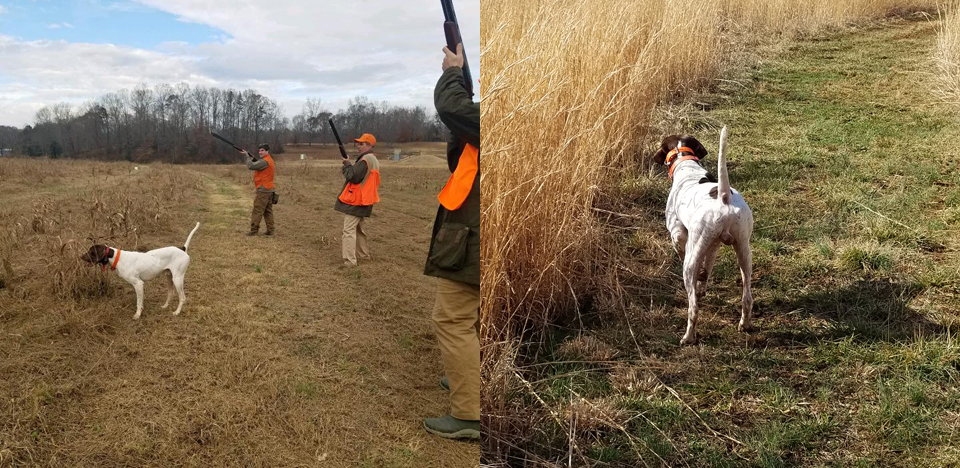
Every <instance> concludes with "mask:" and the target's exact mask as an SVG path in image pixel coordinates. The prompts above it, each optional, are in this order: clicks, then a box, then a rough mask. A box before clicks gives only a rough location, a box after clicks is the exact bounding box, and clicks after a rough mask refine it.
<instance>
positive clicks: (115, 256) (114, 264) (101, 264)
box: [97, 247, 120, 271]
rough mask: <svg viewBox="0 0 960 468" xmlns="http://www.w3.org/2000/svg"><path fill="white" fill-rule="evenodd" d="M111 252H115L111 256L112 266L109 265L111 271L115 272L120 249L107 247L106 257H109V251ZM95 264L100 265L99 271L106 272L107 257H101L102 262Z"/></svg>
mask: <svg viewBox="0 0 960 468" xmlns="http://www.w3.org/2000/svg"><path fill="white" fill-rule="evenodd" d="M111 250H112V251H113V252H115V253H114V255H113V265H110V269H111V270H116V269H117V262H119V261H120V249H114V248H113V247H107V256H109V255H110V251H111ZM97 263H100V270H101V271H107V264H108V263H110V262H109V261H108V260H107V257H106V256H104V257H103V260H100V262H97Z"/></svg>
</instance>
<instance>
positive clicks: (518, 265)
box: [481, 0, 937, 451]
mask: <svg viewBox="0 0 960 468" xmlns="http://www.w3.org/2000/svg"><path fill="white" fill-rule="evenodd" d="M936 7H937V2H936V1H934V0H845V1H842V2H838V1H836V0H722V1H713V0H683V1H680V0H640V1H635V2H614V1H606V0H604V1H584V0H530V1H524V2H514V1H508V0H489V1H484V2H483V4H482V6H481V18H482V19H481V39H482V41H483V48H482V55H481V60H482V63H483V68H482V76H481V84H482V85H483V90H482V93H481V96H482V101H481V109H482V115H481V121H482V126H483V143H482V146H483V148H484V150H483V152H484V163H483V165H484V171H483V181H482V183H483V187H484V188H483V224H482V232H483V247H482V249H483V259H484V261H485V265H484V271H483V280H482V294H483V298H484V300H483V305H482V309H481V320H482V322H483V324H484V328H483V332H482V333H483V338H482V339H483V342H484V344H485V347H484V358H483V359H484V362H483V371H484V405H485V406H484V411H485V413H487V414H493V415H504V414H507V413H508V412H509V408H510V406H511V405H512V403H511V402H510V401H508V400H507V397H506V396H505V395H508V394H510V393H511V390H516V389H517V388H516V386H518V385H521V383H519V382H517V381H516V380H517V379H516V378H515V377H516V374H515V373H514V372H513V371H512V369H513V367H512V365H513V361H514V359H515V358H516V353H517V352H518V351H517V350H518V349H520V348H518V347H517V345H516V343H514V342H513V340H516V339H518V338H519V337H520V335H522V334H523V333H525V332H526V331H528V330H531V329H533V330H535V329H537V328H539V326H540V325H542V324H545V323H548V322H550V321H553V320H562V319H564V318H565V314H569V313H575V312H576V311H577V309H578V307H579V306H580V303H581V302H580V301H581V299H582V297H583V296H584V295H587V294H600V295H601V296H602V295H604V294H608V295H610V297H616V291H617V285H616V284H614V283H615V281H616V276H615V274H610V270H611V268H610V267H611V264H612V263H613V262H614V261H615V256H616V254H615V253H614V252H610V251H609V248H610V246H611V243H610V240H609V239H607V238H606V236H605V234H603V230H602V229H601V226H600V223H599V222H598V221H597V216H596V213H597V211H596V210H595V207H596V202H597V200H598V196H600V195H601V194H603V193H604V192H606V191H607V190H608V189H612V188H614V187H615V186H616V184H617V183H618V182H620V181H621V180H622V178H623V177H622V175H623V172H624V171H633V170H636V169H638V168H641V169H642V168H643V164H642V159H643V156H644V155H645V154H646V153H647V151H648V148H647V147H646V145H647V143H648V142H649V139H651V138H654V137H656V136H658V135H656V133H658V129H656V128H654V127H653V123H652V120H651V119H652V115H653V113H654V111H655V110H656V109H657V108H658V106H661V105H662V104H664V103H667V102H670V101H673V100H676V99H678V98H682V97H684V96H686V95H690V94H692V93H694V92H697V91H700V90H703V89H705V88H707V87H709V86H711V84H712V83H715V80H717V79H718V78H721V77H722V76H724V75H725V74H726V73H727V72H728V71H731V68H735V67H736V66H737V65H736V63H735V62H736V60H735V59H736V55H737V51H743V50H744V48H746V47H750V46H752V45H757V44H764V43H772V42H775V41H777V40H778V39H790V38H793V37H797V36H801V35H805V34H810V33H816V32H818V31H822V30H824V29H825V28H833V27H839V26H843V25H845V24H848V23H853V22H857V21H862V20H867V19H871V18H880V17H884V16H888V15H891V14H896V13H903V12H908V11H912V10H931V11H935V10H936ZM507 387H510V388H507ZM521 390H522V389H521ZM504 421H506V419H503V418H498V417H487V418H486V419H485V424H487V426H488V431H489V432H490V433H494V434H496V433H503V432H512V433H514V434H517V433H518V432H522V431H521V430H520V429H519V428H517V427H505V425H512V424H513V423H505V422H504ZM521 435H522V434H521ZM490 439H491V442H490V443H495V441H494V439H496V438H495V437H492V438H490ZM491 447H492V446H491V445H488V447H487V449H488V451H491V450H493V449H491ZM493 451H495V450H493Z"/></svg>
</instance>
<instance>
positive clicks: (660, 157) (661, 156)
mask: <svg viewBox="0 0 960 468" xmlns="http://www.w3.org/2000/svg"><path fill="white" fill-rule="evenodd" d="M677 146H681V147H684V146H685V147H687V148H690V149H691V150H693V154H694V156H696V157H697V158H698V159H699V160H701V161H703V159H704V158H705V157H707V149H706V148H704V147H703V145H702V144H700V141H698V140H697V139H696V138H694V137H692V136H690V135H670V136H668V137H666V138H664V139H663V141H662V142H661V143H660V149H659V150H657V152H656V154H654V155H653V162H655V163H656V164H659V165H663V163H664V162H665V161H666V160H667V153H669V152H670V151H673V150H675V149H677Z"/></svg>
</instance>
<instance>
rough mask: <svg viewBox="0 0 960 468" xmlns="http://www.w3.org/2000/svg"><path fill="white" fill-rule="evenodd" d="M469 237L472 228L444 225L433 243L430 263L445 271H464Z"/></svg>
mask: <svg viewBox="0 0 960 468" xmlns="http://www.w3.org/2000/svg"><path fill="white" fill-rule="evenodd" d="M469 236H470V228H469V227H468V226H466V225H465V224H457V223H444V224H443V225H442V226H440V230H439V231H438V232H437V237H436V239H434V241H433V251H432V252H431V254H430V258H429V260H430V263H432V264H434V265H435V266H436V267H437V268H440V269H443V270H452V271H458V270H461V269H463V261H464V259H466V258H467V238H468V237H469Z"/></svg>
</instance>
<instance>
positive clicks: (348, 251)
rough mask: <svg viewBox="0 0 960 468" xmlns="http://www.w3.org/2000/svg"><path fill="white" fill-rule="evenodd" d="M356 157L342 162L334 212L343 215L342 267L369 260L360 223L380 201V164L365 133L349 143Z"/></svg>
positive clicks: (370, 136)
mask: <svg viewBox="0 0 960 468" xmlns="http://www.w3.org/2000/svg"><path fill="white" fill-rule="evenodd" d="M353 141H354V143H355V144H356V146H357V150H358V151H359V152H360V154H358V155H357V157H356V159H355V160H354V161H351V160H350V159H349V158H348V159H344V160H343V169H342V171H343V178H344V179H345V181H344V183H343V189H342V190H341V191H340V196H338V197H337V202H336V204H335V205H334V207H333V208H334V209H335V210H337V211H339V212H341V213H343V215H344V218H343V240H342V243H341V244H342V245H341V251H342V254H343V264H344V266H356V265H357V259H358V257H359V258H363V259H367V258H370V247H369V245H368V244H367V234H366V231H364V229H363V225H364V220H365V219H366V218H369V217H370V215H371V214H373V205H374V204H375V203H377V202H379V201H380V192H379V188H380V161H378V160H377V156H376V155H374V154H373V147H374V146H376V144H377V139H376V138H374V137H373V135H371V134H369V133H364V134H363V136H361V137H360V138H357V139H355V140H353Z"/></svg>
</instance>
